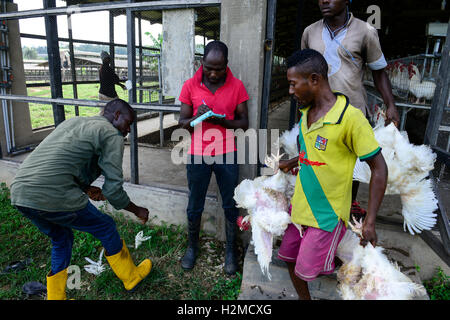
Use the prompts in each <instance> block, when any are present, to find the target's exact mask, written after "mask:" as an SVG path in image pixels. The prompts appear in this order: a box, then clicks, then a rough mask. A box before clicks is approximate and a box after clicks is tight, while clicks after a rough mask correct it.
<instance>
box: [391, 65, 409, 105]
mask: <svg viewBox="0 0 450 320" xmlns="http://www.w3.org/2000/svg"><path fill="white" fill-rule="evenodd" d="M389 68H390V71H391V75H390V80H391V85H392V87H393V88H394V89H396V93H397V95H398V96H403V95H404V94H406V93H408V89H409V82H410V80H409V73H408V67H407V66H406V65H405V64H404V63H401V62H399V61H396V62H394V64H392V65H390V66H389Z"/></svg>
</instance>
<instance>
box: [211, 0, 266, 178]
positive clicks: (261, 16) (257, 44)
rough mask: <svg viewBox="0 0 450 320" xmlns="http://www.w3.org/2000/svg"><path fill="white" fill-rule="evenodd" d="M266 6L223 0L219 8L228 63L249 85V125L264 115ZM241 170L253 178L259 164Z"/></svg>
mask: <svg viewBox="0 0 450 320" xmlns="http://www.w3.org/2000/svg"><path fill="white" fill-rule="evenodd" d="M266 10H267V3H266V1H251V0H227V1H222V5H221V10H220V13H221V16H220V19H221V22H220V40H221V41H223V42H224V43H225V44H226V45H227V46H228V60H229V63H228V66H229V67H230V69H231V71H232V72H233V74H234V75H235V76H236V77H237V78H239V79H240V80H242V82H243V83H244V85H245V88H246V89H247V92H248V95H249V97H250V100H249V101H248V102H247V106H248V115H249V121H250V123H249V128H254V129H258V128H259V122H260V117H261V102H262V86H263V75H264V38H265V32H266ZM247 158H248V157H247ZM240 172H241V178H242V179H244V178H248V179H253V178H255V177H256V174H257V165H256V164H247V165H241V167H240Z"/></svg>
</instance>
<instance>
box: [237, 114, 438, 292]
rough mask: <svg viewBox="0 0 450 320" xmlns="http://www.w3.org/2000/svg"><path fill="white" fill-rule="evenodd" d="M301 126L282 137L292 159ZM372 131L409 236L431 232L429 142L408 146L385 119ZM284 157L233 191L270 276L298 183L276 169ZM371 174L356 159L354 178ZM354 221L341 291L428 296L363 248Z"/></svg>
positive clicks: (378, 250)
mask: <svg viewBox="0 0 450 320" xmlns="http://www.w3.org/2000/svg"><path fill="white" fill-rule="evenodd" d="M298 130H299V127H298V125H296V126H295V127H294V128H293V129H292V130H290V131H286V132H284V133H283V134H282V135H281V137H280V139H279V144H280V146H281V147H282V148H283V150H284V151H285V152H286V153H287V154H288V156H289V159H291V158H294V157H296V156H298V151H297V142H296V139H297V136H298V132H299V131H298ZM374 132H375V137H376V139H377V141H378V142H379V144H380V146H381V147H382V153H383V156H384V158H385V160H386V163H387V166H388V170H389V178H388V184H387V188H386V194H399V195H400V197H401V203H402V214H403V217H404V226H405V230H406V228H407V229H408V231H409V232H410V233H411V234H414V233H420V232H421V231H422V230H430V229H431V228H432V227H433V226H434V224H435V223H436V214H434V211H435V209H436V208H437V201H436V197H435V196H434V193H433V189H432V185H431V182H430V181H429V180H427V179H426V177H427V175H428V172H429V171H430V170H432V169H433V166H434V161H435V158H436V156H435V154H433V152H432V151H431V149H430V148H429V147H427V146H424V145H422V146H415V145H412V144H410V143H409V141H408V138H407V135H406V133H405V132H399V131H398V130H397V128H396V127H395V126H394V125H392V124H391V125H389V126H386V127H385V126H384V121H383V120H382V118H381V120H379V121H378V123H377V125H376V126H375V128H374ZM281 156H282V155H279V154H278V155H276V156H275V155H272V156H271V157H266V165H267V166H268V167H270V168H272V169H273V170H274V171H275V172H276V174H274V175H269V176H261V177H257V178H256V179H254V180H249V179H246V180H243V181H242V182H241V183H240V184H239V185H238V187H237V188H236V189H235V195H234V199H235V200H236V203H237V206H238V207H241V208H244V209H247V212H248V215H247V216H245V218H244V222H245V221H248V222H251V228H252V244H253V245H254V248H255V254H256V255H257V259H258V263H259V264H260V267H261V271H262V272H263V274H266V275H267V276H268V278H269V279H270V272H269V264H270V262H271V260H272V249H273V240H274V237H276V236H282V235H283V233H284V231H285V230H286V228H287V226H288V224H289V223H291V221H290V216H289V214H288V207H289V202H290V199H291V197H292V195H293V193H294V188H295V181H296V176H294V175H292V174H290V173H288V174H286V173H284V172H282V171H281V170H278V161H279V160H280V159H281ZM370 174H371V173H370V168H369V166H368V165H367V164H366V163H362V162H359V161H358V162H357V164H356V165H355V171H354V179H355V180H359V181H361V182H364V183H369V180H370ZM353 223H354V225H355V226H353V225H352V224H351V223H349V225H350V226H351V228H349V229H348V230H347V232H346V234H345V236H344V238H343V239H342V241H341V242H340V244H339V247H338V249H337V252H336V255H337V256H338V257H339V258H340V259H341V260H342V261H343V265H342V266H341V267H340V268H339V269H338V271H337V279H338V288H337V290H338V292H339V293H340V295H341V297H342V298H343V299H369V300H370V299H380V300H381V299H400V300H407V299H412V298H414V297H416V296H419V297H420V296H423V295H425V294H426V291H425V289H424V287H423V286H422V285H419V284H416V283H414V282H412V281H411V280H410V279H409V278H408V277H407V276H405V275H404V274H403V273H402V272H400V269H399V267H398V266H397V265H396V264H395V263H392V262H390V261H389V259H388V258H387V256H386V255H385V254H383V248H382V247H380V246H377V247H373V246H372V245H371V244H370V243H369V244H367V245H366V246H365V247H363V246H361V245H360V238H359V237H358V236H357V233H360V228H361V225H360V224H359V222H357V221H353ZM297 227H300V226H297ZM355 232H356V233H355Z"/></svg>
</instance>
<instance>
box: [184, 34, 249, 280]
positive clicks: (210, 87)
mask: <svg viewBox="0 0 450 320" xmlns="http://www.w3.org/2000/svg"><path fill="white" fill-rule="evenodd" d="M227 64H228V48H227V46H226V45H225V44H224V43H223V42H221V41H212V42H210V43H208V45H207V46H206V47H205V52H204V55H203V59H202V66H201V67H200V69H199V70H198V71H197V72H196V73H195V75H194V76H193V77H192V78H191V79H189V80H187V81H186V82H185V83H184V85H183V88H182V90H181V94H180V97H179V100H180V101H181V110H180V120H179V123H180V125H181V126H182V128H184V129H187V130H189V131H190V132H191V146H190V150H189V152H188V164H187V165H186V169H187V179H188V186H189V203H188V207H187V217H188V242H189V244H188V248H187V250H186V254H185V255H184V257H183V258H182V259H181V266H182V267H183V269H192V268H193V267H194V265H195V260H196V258H197V255H198V250H199V246H198V239H199V232H200V223H201V215H202V212H203V209H204V204H205V197H206V192H207V190H208V185H209V181H210V180H211V175H212V173H213V172H214V174H215V176H216V180H217V184H218V186H219V191H220V194H221V196H222V208H223V209H224V212H225V218H226V219H225V220H226V223H225V231H226V251H225V267H224V269H225V272H226V273H227V274H229V275H232V274H235V273H236V271H237V268H238V263H237V258H236V232H237V231H236V230H237V227H236V219H237V216H238V213H239V210H238V209H237V208H236V203H235V201H234V199H233V195H234V189H235V188H236V186H237V184H238V179H239V166H238V164H237V155H236V151H237V149H236V145H235V137H234V131H233V130H234V129H243V130H246V129H247V128H248V111H247V103H246V101H247V100H248V99H249V98H248V94H247V91H246V90H245V87H244V85H243V83H242V81H241V80H239V79H237V78H235V77H234V76H233V74H232V73H231V70H230V68H228V66H227ZM210 110H211V111H213V112H214V113H216V114H221V115H225V117H224V118H216V117H211V118H207V119H206V120H204V121H202V122H200V123H199V124H197V125H196V126H195V127H194V128H193V127H191V125H190V123H191V122H192V121H193V120H195V119H197V118H198V117H200V116H201V115H203V114H204V113H206V112H208V111H210Z"/></svg>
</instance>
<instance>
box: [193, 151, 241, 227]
mask: <svg viewBox="0 0 450 320" xmlns="http://www.w3.org/2000/svg"><path fill="white" fill-rule="evenodd" d="M216 158H217V159H218V160H219V161H216V162H214V163H212V164H208V163H210V162H209V161H208V162H207V163H205V161H204V159H201V157H199V156H194V155H191V156H190V161H191V162H190V163H188V164H187V165H186V170H187V180H188V187H189V202H188V207H187V216H188V220H189V221H196V220H197V219H200V218H201V215H202V213H203V210H204V207H205V198H206V192H207V191H208V186H209V182H210V180H211V175H212V173H213V172H214V174H215V176H216V181H217V185H218V186H219V191H220V195H221V196H222V208H223V209H224V213H225V218H226V219H227V220H228V221H230V222H232V223H234V222H235V221H236V219H237V217H238V215H239V209H238V208H236V202H235V201H234V199H233V196H234V189H235V188H236V187H237V185H238V181H239V165H238V164H237V153H236V152H234V155H228V157H227V156H226V154H224V155H220V156H217V157H216ZM227 158H228V159H227ZM217 162H219V163H217Z"/></svg>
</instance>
